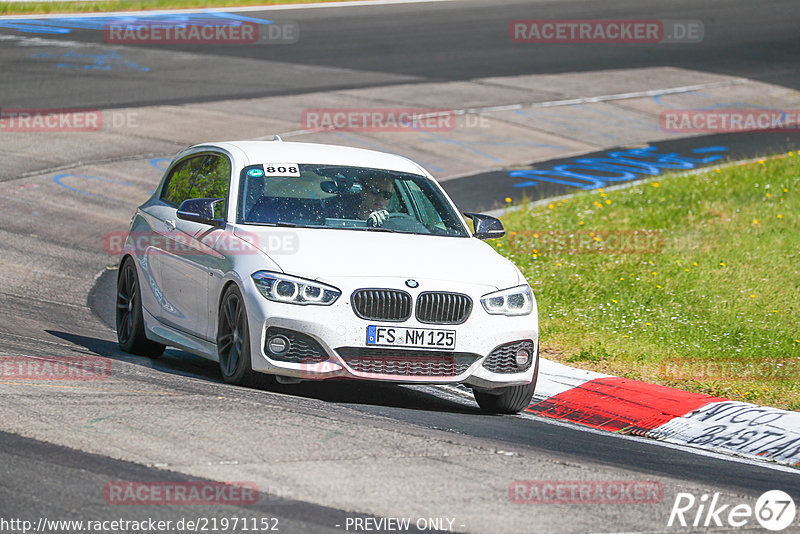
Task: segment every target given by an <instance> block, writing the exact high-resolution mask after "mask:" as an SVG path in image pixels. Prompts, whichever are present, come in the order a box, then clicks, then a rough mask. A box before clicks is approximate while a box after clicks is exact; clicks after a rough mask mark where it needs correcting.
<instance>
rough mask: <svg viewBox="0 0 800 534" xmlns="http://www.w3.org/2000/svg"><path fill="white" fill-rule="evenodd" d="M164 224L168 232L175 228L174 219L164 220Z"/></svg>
mask: <svg viewBox="0 0 800 534" xmlns="http://www.w3.org/2000/svg"><path fill="white" fill-rule="evenodd" d="M164 226H166V227H167V231H168V232H171V231H173V230H174V229H175V221H164Z"/></svg>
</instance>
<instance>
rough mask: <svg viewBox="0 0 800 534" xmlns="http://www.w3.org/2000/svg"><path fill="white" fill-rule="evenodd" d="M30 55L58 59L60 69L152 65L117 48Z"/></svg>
mask: <svg viewBox="0 0 800 534" xmlns="http://www.w3.org/2000/svg"><path fill="white" fill-rule="evenodd" d="M30 57H31V58H33V59H54V60H57V61H58V63H56V67H58V68H60V69H81V70H108V71H111V70H136V71H141V72H148V71H150V67H142V66H140V65H137V64H136V63H134V62H133V61H130V60H128V59H125V58H124V57H122V56H121V55H120V54H119V52H117V51H116V50H114V51H111V52H108V53H105V54H81V53H78V52H76V51H75V50H70V51H68V52H64V53H63V54H51V53H39V54H31V55H30Z"/></svg>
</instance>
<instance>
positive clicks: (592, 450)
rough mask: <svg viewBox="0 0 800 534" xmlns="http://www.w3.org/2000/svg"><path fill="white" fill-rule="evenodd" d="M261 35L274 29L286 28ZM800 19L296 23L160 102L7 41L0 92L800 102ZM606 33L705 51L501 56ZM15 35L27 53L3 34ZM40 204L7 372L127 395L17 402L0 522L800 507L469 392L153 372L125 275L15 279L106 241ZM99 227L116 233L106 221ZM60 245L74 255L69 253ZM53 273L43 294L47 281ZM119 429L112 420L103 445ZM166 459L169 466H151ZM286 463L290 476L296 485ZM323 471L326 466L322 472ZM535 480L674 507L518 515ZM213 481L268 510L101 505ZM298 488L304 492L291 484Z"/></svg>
mask: <svg viewBox="0 0 800 534" xmlns="http://www.w3.org/2000/svg"><path fill="white" fill-rule="evenodd" d="M248 15H249V16H253V17H262V18H272V19H275V20H280V18H279V17H278V16H276V14H275V12H264V13H259V12H248ZM289 15H290V16H289ZM799 15H800V5H798V4H797V3H796V2H770V3H754V2H748V1H739V2H707V3H703V4H702V5H700V4H698V3H696V2H671V3H669V4H666V3H663V2H633V1H617V2H611V3H609V2H603V3H602V4H600V3H594V2H536V3H531V2H497V1H492V2H488V1H487V2H471V1H466V2H457V3H456V2H443V3H432V4H408V5H397V6H385V7H381V8H380V9H378V8H359V7H353V8H347V9H341V10H333V9H330V10H308V11H301V10H298V11H293V12H291V13H290V14H289V13H288V12H287V18H289V19H290V20H293V21H297V22H299V23H300V25H301V28H302V31H303V34H302V35H303V38H302V39H301V41H300V42H299V43H298V44H297V45H296V46H291V47H266V46H264V47H231V46H226V47H217V48H214V47H211V48H208V49H207V51H206V55H207V60H206V61H201V62H198V61H196V60H192V61H191V62H183V61H182V59H183V56H181V55H180V54H181V52H182V48H181V47H179V46H176V47H171V48H170V49H169V50H168V51H167V52H168V53H165V51H164V50H162V49H159V55H158V56H153V57H152V58H151V59H152V60H153V62H152V63H151V66H152V68H153V69H154V70H157V71H158V72H159V73H160V74H159V76H158V82H157V83H153V82H152V80H151V81H150V82H149V83H145V82H144V81H143V80H141V79H138V78H137V77H136V76H134V75H132V74H129V73H128V74H126V73H115V74H114V75H112V76H107V75H106V76H103V77H100V76H98V74H97V73H92V72H91V71H87V72H78V73H76V72H70V71H58V70H54V69H52V68H48V67H47V66H46V65H43V64H41V63H36V62H30V61H29V60H28V57H27V55H26V52H25V51H24V49H20V48H7V47H3V46H2V42H0V62H1V63H2V68H3V71H4V72H5V73H11V74H12V75H4V76H3V77H2V79H0V95H2V97H0V103H2V105H3V106H8V107H43V106H44V105H45V104H44V103H46V106H47V107H97V108H107V107H128V106H132V105H153V104H164V103H185V102H197V101H214V100H218V99H231V98H245V97H254V96H265V95H276V94H301V93H303V92H309V91H324V90H333V89H340V88H355V87H368V86H370V85H387V84H391V83H408V82H409V81H414V82H419V83H425V82H433V81H441V80H468V79H471V78H474V77H476V76H501V75H502V76H506V75H518V74H536V73H559V72H581V71H584V72H588V71H596V70H603V69H610V68H622V67H639V66H653V65H670V66H681V67H685V68H691V69H698V70H703V71H708V72H716V73H724V74H729V75H735V76H743V77H748V78H752V79H756V80H761V81H767V82H770V83H775V84H778V85H782V86H784V87H787V88H794V89H798V88H800V72H798V70H797V68H796V65H797V59H796V52H797V50H798V44H799V42H800V33H798V31H797V23H796V21H797V20H798V19H800V16H799ZM593 17H602V18H614V17H618V18H648V19H652V18H670V19H701V20H703V21H704V23H705V25H706V34H707V35H709V36H710V37H709V38H708V39H707V41H705V42H704V44H703V46H701V47H694V48H691V49H690V48H688V47H687V46H684V45H670V46H649V45H642V46H639V47H631V46H616V45H609V46H607V47H603V48H599V47H580V48H576V47H570V46H567V45H549V46H548V48H546V49H545V50H546V51H545V52H544V53H542V51H541V50H539V52H538V53H533V52H531V51H530V50H526V49H524V48H523V49H520V48H519V47H517V46H514V45H513V44H511V43H509V42H508V39H507V37H506V35H507V34H506V31H507V25H508V21H510V20H513V19H517V18H593ZM712 30H713V31H712ZM0 35H12V36H14V35H18V34H17V33H16V32H14V31H13V30H0ZM69 39H70V40H72V41H80V42H87V43H91V42H93V41H96V40H97V39H98V37H97V34H96V33H95V32H88V31H75V32H73V33H71V34H70V35H69ZM162 48H163V47H162ZM193 52H196V50H193ZM170 54H174V56H171V55H170ZM235 59H248V60H257V61H262V62H264V66H265V68H264V70H263V71H256V70H251V71H247V72H232V71H231V69H229V68H226V60H235ZM158 61H161V63H158ZM287 65H290V66H293V67H297V66H315V67H320V66H321V67H336V68H340V69H352V76H349V77H342V76H341V75H340V72H339V73H338V74H337V76H335V77H330V78H326V77H324V76H305V77H304V76H303V75H302V70H299V71H296V72H299V73H300V74H298V75H297V76H288V75H281V76H271V75H270V72H280V73H283V74H285V73H286V72H287V70H286V69H287V67H286V66H287ZM365 72H368V73H369V74H364V73H365ZM761 135H762V136H763V137H757V138H756V139H755V140H753V138H752V137H751V138H743V137H742V136H737V137H736V138H735V139H733V138H728V139H726V144H727V145H728V146H730V147H732V149H733V150H732V153H734V154H735V155H741V156H749V155H757V154H761V153H764V152H765V151H769V150H779V149H783V148H787V146H792V145H793V144H794V143H795V142H796V139H794V138H792V137H786V136H781V135H776V136H772V137H769V136H768V134H761ZM715 141H718V140H712V139H709V142H715ZM676 143H680V142H678V141H676ZM551 163H557V162H551ZM494 178H496V179H498V180H500V179H503V178H504V177H503V176H501V175H499V174H498V175H495V176H494ZM479 182H480V183H486V179H485V176H484V177H483V178H481V179H478V178H469V177H467V178H462V179H458V180H454V181H452V182H451V184H450V185H449V186H448V188H449V189H450V191H451V193H452V194H453V196H454V197H455V198H456V200H460V201H461V202H462V203H465V204H470V203H474V204H477V203H478V201H479V200H480V199H481V198H482V193H480V192H479V193H477V194H476V193H475V187H478V188H479V186H476V185H475V184H476V183H479ZM562 192H563V191H562V190H559V189H553V190H547V191H546V193H547V194H561V193H562ZM459 195H463V198H461V199H459ZM47 201H48V202H47V205H45V204H43V205H42V206H37V205H36V204H35V203H34V204H31V205H30V206H29V207H28V208H29V209H28V210H25V211H24V212H19V213H14V214H8V213H6V214H5V215H4V218H3V219H2V220H3V230H4V232H8V234H7V235H10V236H11V237H9V239H8V241H7V242H6V243H5V244H4V245H2V250H3V251H4V252H3V255H4V256H5V258H6V259H5V260H2V259H0V262H3V264H2V268H3V273H2V278H3V279H4V283H5V285H4V286H3V287H5V288H9V287H11V286H12V285H13V284H12V283H13V282H14V281H15V280H17V279H18V280H19V282H18V284H19V286H20V287H21V288H23V289H22V290H21V291H20V292H19V293H14V292H13V291H10V290H9V289H6V290H4V292H3V293H2V295H0V302H2V311H0V320H1V321H2V322H1V323H0V354H4V355H31V356H41V355H54V356H55V355H73V354H83V355H99V356H102V357H104V358H109V359H110V360H111V361H112V366H113V368H114V379H113V382H109V385H101V386H98V387H97V388H96V389H87V390H85V392H83V393H81V392H80V391H78V393H77V394H75V395H72V393H70V392H67V391H64V390H62V389H59V388H56V387H53V388H51V389H48V388H46V387H40V388H35V387H30V388H28V387H27V386H18V387H17V386H15V385H13V384H12V385H8V384H6V386H7V387H6V389H3V390H2V391H3V393H2V397H3V408H2V417H0V518H13V517H18V518H28V519H31V520H34V521H35V520H36V518H39V517H42V516H44V517H48V518H50V519H69V518H84V519H104V518H109V519H111V518H120V517H121V518H130V519H139V520H140V519H144V518H146V517H153V518H162V519H176V518H180V517H186V516H192V517H194V516H203V517H209V518H210V517H219V518H222V517H231V516H236V515H238V516H257V517H264V516H268V517H278V518H280V524H281V527H282V528H281V531H283V532H324V531H339V532H341V531H343V530H344V529H343V527H342V525H343V524H344V523H343V521H345V520H346V519H347V518H353V517H364V515H365V514H367V515H376V516H377V515H383V516H391V515H412V516H414V517H425V516H426V514H428V515H429V516H448V517H455V518H456V519H457V521H456V523H455V526H454V529H455V530H456V531H470V532H486V531H490V530H491V531H497V532H522V531H527V532H589V531H592V532H610V531H622V530H626V531H633V530H636V531H642V532H656V531H659V532H660V531H675V532H686V531H689V530H690V529H680V528H678V529H671V530H670V529H667V527H666V521H667V518H668V516H669V509H670V506H671V504H672V500H673V499H674V496H675V494H676V493H677V492H678V491H693V492H694V493H695V494H696V495H700V494H701V493H712V492H715V491H719V492H721V493H723V494H724V495H725V496H727V497H728V498H729V500H731V502H734V500H735V499H739V500H740V501H741V502H751V503H752V502H753V501H754V500H755V498H756V497H757V496H758V495H760V494H761V493H762V492H763V491H765V490H768V489H782V490H784V491H787V492H788V493H790V494H791V495H793V496H795V497H800V478H799V477H798V476H797V474H796V473H795V472H793V471H791V470H783V469H774V468H771V467H767V466H763V465H759V464H756V463H752V462H739V461H731V460H729V459H726V458H723V457H719V456H714V455H701V454H697V453H695V452H693V451H686V450H682V449H678V448H671V447H665V446H662V445H660V444H657V443H653V442H649V441H647V440H643V439H637V438H621V437H618V436H614V435H608V434H602V433H598V432H589V431H586V430H585V429H583V428H580V427H577V426H574V425H564V424H553V423H551V422H547V421H542V420H537V419H535V418H532V417H524V416H504V417H495V416H486V415H482V414H480V412H479V411H478V410H477V407H476V406H475V404H474V403H472V402H471V401H470V400H468V399H464V398H462V397H461V396H459V395H458V394H457V392H448V391H447V390H442V389H437V388H425V387H405V386H390V385H385V384H351V383H330V384H327V383H326V384H301V385H298V386H292V387H289V386H276V385H274V384H268V383H265V384H262V385H260V386H257V387H254V388H249V389H247V388H238V387H231V386H228V385H225V384H223V383H221V381H220V379H219V375H218V373H217V371H216V369H215V367H214V364H211V363H209V362H206V361H204V360H201V359H199V358H195V357H193V356H191V355H188V354H185V353H182V352H179V351H174V350H170V351H168V353H167V355H166V356H165V357H164V358H163V359H162V360H159V361H157V362H151V361H150V360H148V359H146V358H139V357H133V356H130V355H126V354H123V353H121V352H120V351H119V350H118V348H117V347H116V343H115V342H114V335H113V331H112V330H111V328H109V325H110V324H111V317H112V313H111V312H112V310H111V308H110V302H111V298H112V297H111V296H112V295H113V280H114V272H113V271H111V270H106V271H104V272H103V273H102V274H101V275H100V276H99V277H98V278H97V280H96V281H95V282H94V283H92V284H91V289H90V290H88V291H84V292H83V295H82V297H81V296H80V295H79V294H78V295H76V292H74V291H73V290H72V288H71V287H69V285H67V284H64V285H63V290H62V292H61V293H60V294H59V293H47V294H42V293H38V292H37V291H36V290H35V289H32V288H33V287H34V284H33V282H31V280H32V279H31V278H30V277H29V276H28V275H30V273H20V272H17V271H16V270H14V271H12V270H10V269H11V267H9V266H14V269H17V268H18V266H17V265H15V264H14V263H13V261H12V260H9V258H14V257H16V256H15V254H17V253H18V251H19V247H20V246H21V245H20V242H19V241H18V240H15V238H16V237H20V236H22V237H24V236H25V235H31V234H34V235H43V236H46V238H47V240H46V242H47V243H50V244H51V246H52V247H53V248H54V249H58V248H59V247H61V246H62V243H61V242H60V241H61V239H63V241H64V242H66V243H67V244H68V245H69V246H74V247H75V248H76V250H78V251H80V250H79V249H80V247H81V244H82V241H88V240H90V239H94V235H95V234H96V229H92V230H91V231H88V230H87V229H85V228H82V226H81V225H80V224H76V223H74V222H71V221H66V220H65V221H62V222H61V224H62V227H61V228H55V229H54V228H53V226H54V225H53V222H52V221H47V220H45V221H44V222H43V220H42V219H41V218H37V217H35V216H34V215H33V214H34V212H36V210H43V211H45V212H46V213H48V212H49V211H50V210H56V208H53V207H52V204H54V203H56V204H57V203H58V202H59V201H60V200H59V199H58V198H48V199H47ZM65 202H66V201H65ZM89 206H90V208H89V209H93V210H97V211H98V212H102V210H104V209H109V210H110V209H111V207H109V206H108V205H104V204H103V201H101V200H93V201H92V203H91V204H89ZM84 209H86V208H84ZM93 221H94V223H95V224H102V217H101V218H99V219H93ZM59 232H65V233H66V234H65V235H68V237H63V238H59ZM92 232H94V234H93V233H92ZM83 235H86V236H90V237H85V238H83V237H82V236H83ZM53 254H57V252H55V253H53V252H47V251H44V250H43V251H42V257H43V258H44V259H43V260H42V261H43V262H44V263H48V262H49V263H48V264H52V262H53V261H55V262H56V264H57V263H58V262H57V260H52V258H49V259H48V255H53ZM5 262H8V263H5ZM103 267H104V265H102V264H97V263H96V262H92V261H88V260H87V259H86V258H84V257H82V256H81V257H77V258H75V259H70V260H65V261H64V264H63V269H64V270H65V271H74V272H76V273H78V275H76V278H77V277H83V278H86V277H89V278H91V277H92V276H93V275H94V273H96V272H98V271H100V270H101V269H102V268H103ZM29 269H30V270H31V271H32V272H33V271H36V270H37V267H36V266H35V265H29ZM53 270H54V269H52V268H51V271H50V272H47V271H45V272H43V276H47V275H50V276H53V272H52V271H53ZM55 276H61V273H56V274H55ZM65 281H66V282H69V281H70V279H69V278H65ZM77 287H79V288H82V287H83V286H82V285H80V284H78V285H77ZM0 385H3V384H0ZM170 399H172V400H170ZM104 421H115V422H114V423H113V425H112V424H109V426H108V427H107V429H105V430H104V429H103V427H102V425H103V424H104ZM404 447H405V448H404ZM276 449H280V450H276ZM162 457H163V458H164V461H163V462H161V461H158V460H156V459H158V458H162ZM285 458H288V459H289V460H288V462H289V463H291V462H295V464H294V465H295V466H296V468H294V469H292V466H287V465H286V464H285V463H284V459H285ZM317 458H318V459H319V462H318V463H316V464H315V463H313V462H309V459H317ZM461 458H466V459H468V460H469V461H466V460H461ZM303 470H307V471H308V475H307V476H306V477H305V478H303V477H302V475H298V474H297V472H300V471H303ZM293 477H294V478H293ZM298 477H299V478H298ZM537 478H538V479H548V480H576V479H584V478H588V479H607V480H616V479H643V480H653V479H654V480H659V481H662V483H663V484H664V488H665V491H664V494H665V498H664V502H662V503H660V504H659V505H658V506H653V507H652V508H648V507H647V505H627V506H626V505H616V506H615V505H606V506H600V505H590V506H586V505H556V506H550V507H546V506H538V507H537V506H533V505H509V503H508V497H507V488H508V484H509V483H510V482H511V481H512V480H516V479H537ZM205 479H209V480H255V481H257V482H258V485H259V488H260V489H261V491H262V495H261V498H260V499H259V502H258V504H257V505H255V506H248V507H238V508H237V507H230V506H228V507H226V506H213V507H197V506H194V507H191V506H187V507H177V508H176V507H164V506H161V507H159V506H152V507H149V506H146V507H138V506H133V507H126V506H109V505H108V504H107V503H105V502H104V500H103V493H102V488H103V486H104V484H106V483H107V482H108V481H110V480H111V481H113V480H132V481H137V480H138V481H170V482H176V481H178V482H184V481H195V482H196V481H202V480H205ZM298 479H302V480H303V484H302V485H300V484H298V486H297V487H295V486H292V482H293V481H296V480H298ZM479 483H485V485H486V488H487V489H486V493H485V495H483V496H481V495H480V493H479V492H478V491H477V490H476V486H477V485H479ZM273 484H274V486H273ZM300 486H302V487H300ZM504 492H506V493H505V494H504ZM470 510H472V512H471V511H470ZM470 514H472V515H470ZM459 518H461V519H459ZM464 518H466V519H464ZM481 518H482V519H481ZM337 525H339V526H337ZM695 530H702V529H695Z"/></svg>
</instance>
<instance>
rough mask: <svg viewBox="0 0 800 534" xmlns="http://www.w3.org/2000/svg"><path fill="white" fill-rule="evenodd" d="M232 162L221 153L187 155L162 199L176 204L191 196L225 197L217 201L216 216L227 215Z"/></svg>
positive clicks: (172, 175) (170, 175) (174, 170)
mask: <svg viewBox="0 0 800 534" xmlns="http://www.w3.org/2000/svg"><path fill="white" fill-rule="evenodd" d="M230 179H231V163H230V161H229V160H228V158H227V157H226V156H223V155H221V154H202V155H199V156H192V157H190V158H187V159H185V160H183V161H181V162H180V163H178V164H177V165H175V167H173V168H172V170H171V171H170V173H169V176H168V177H167V182H166V184H165V185H164V190H163V191H162V192H161V200H163V201H164V202H166V203H167V204H170V205H172V206H175V207H176V208H177V207H179V206H180V205H181V203H182V202H183V201H184V200H188V199H190V198H224V199H225V202H220V203H219V204H217V206H216V209H215V210H214V211H215V213H214V216H215V217H222V218H224V217H225V213H226V205H227V202H228V189H229V187H230Z"/></svg>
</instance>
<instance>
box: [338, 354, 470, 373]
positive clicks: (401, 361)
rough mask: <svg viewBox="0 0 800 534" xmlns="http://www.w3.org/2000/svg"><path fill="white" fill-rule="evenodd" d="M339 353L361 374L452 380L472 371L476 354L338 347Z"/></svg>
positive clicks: (349, 365)
mask: <svg viewBox="0 0 800 534" xmlns="http://www.w3.org/2000/svg"><path fill="white" fill-rule="evenodd" d="M336 352H338V353H339V355H340V356H341V357H342V359H344V361H345V363H347V365H348V367H350V368H351V369H353V370H354V371H357V372H359V373H370V374H374V375H389V376H419V377H453V376H458V375H460V374H462V373H464V372H466V371H467V369H469V367H470V365H472V364H473V363H474V362H475V361H476V360H477V359H478V357H479V356H478V355H477V354H472V353H467V352H445V353H441V352H432V351H417V350H393V349H372V348H360V347H339V348H338V349H336Z"/></svg>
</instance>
